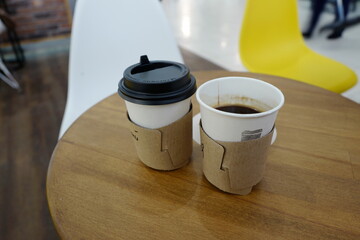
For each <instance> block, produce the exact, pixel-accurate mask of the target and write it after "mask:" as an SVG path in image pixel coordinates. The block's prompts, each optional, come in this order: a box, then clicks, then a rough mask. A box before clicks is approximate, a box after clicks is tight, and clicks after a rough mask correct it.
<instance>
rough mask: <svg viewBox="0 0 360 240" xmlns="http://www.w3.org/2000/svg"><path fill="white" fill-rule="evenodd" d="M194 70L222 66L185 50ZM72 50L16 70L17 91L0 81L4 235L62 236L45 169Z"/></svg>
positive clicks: (0, 231)
mask: <svg viewBox="0 0 360 240" xmlns="http://www.w3.org/2000/svg"><path fill="white" fill-rule="evenodd" d="M182 54H183V56H184V60H185V63H186V64H187V65H188V66H189V67H190V69H191V71H198V70H217V69H221V68H220V67H218V66H216V65H214V64H212V63H210V62H208V61H206V60H204V59H202V58H200V57H198V56H196V55H194V54H192V53H191V52H189V51H186V50H184V49H182ZM67 65H68V53H67V52H66V51H64V52H58V53H52V54H42V56H37V57H34V56H33V57H32V58H31V59H29V60H28V61H27V64H26V66H25V68H23V69H21V70H18V71H17V72H15V77H16V78H17V79H18V80H19V82H20V83H21V85H22V87H23V89H24V90H23V92H22V93H17V92H16V91H14V90H12V89H11V88H10V87H8V86H7V85H6V84H5V83H3V82H0V239H1V240H8V239H9V240H20V239H21V240H23V239H24V240H25V239H26V240H42V239H44V240H52V239H59V237H58V236H57V233H56V231H55V229H54V227H53V225H52V221H51V217H50V214H49V210H48V206H47V201H46V194H45V185H46V172H47V167H48V164H49V160H50V157H51V153H52V151H53V149H54V147H55V145H56V142H57V136H58V132H59V128H60V124H61V119H62V114H63V112H64V107H65V102H66V91H67V70H68V66H67Z"/></svg>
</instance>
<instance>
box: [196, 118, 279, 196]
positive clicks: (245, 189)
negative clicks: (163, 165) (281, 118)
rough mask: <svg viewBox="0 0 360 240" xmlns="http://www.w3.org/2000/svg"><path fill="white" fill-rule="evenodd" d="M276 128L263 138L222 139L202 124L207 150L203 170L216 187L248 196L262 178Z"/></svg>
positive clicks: (203, 142) (203, 140)
mask: <svg viewBox="0 0 360 240" xmlns="http://www.w3.org/2000/svg"><path fill="white" fill-rule="evenodd" d="M273 131H274V128H273V130H272V131H271V132H270V133H269V134H267V135H266V136H264V137H262V138H258V139H255V140H249V141H243V142H223V141H215V140H213V139H212V138H210V137H209V136H208V135H207V134H206V133H205V131H204V130H203V128H202V126H201V123H200V132H201V144H202V148H203V152H204V161H203V171H204V175H205V177H206V178H207V180H208V181H209V182H210V183H212V184H213V185H214V186H216V187H217V188H219V189H221V190H223V191H225V192H229V193H234V194H240V195H246V194H248V193H250V192H251V190H252V187H253V186H254V185H256V184H257V183H259V182H260V181H261V179H262V177H263V173H264V169H265V161H266V157H267V152H268V148H269V146H270V144H271V138H272V135H273Z"/></svg>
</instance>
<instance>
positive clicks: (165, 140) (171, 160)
mask: <svg viewBox="0 0 360 240" xmlns="http://www.w3.org/2000/svg"><path fill="white" fill-rule="evenodd" d="M128 120H129V129H130V131H131V134H132V136H133V139H134V143H135V147H136V151H137V155H138V157H139V158H140V160H141V161H142V162H143V163H144V164H145V165H147V166H148V167H151V168H154V169H157V170H174V169H177V168H180V167H182V166H184V165H186V164H187V163H188V162H189V160H190V157H191V154H192V106H191V107H190V110H189V112H188V113H187V114H186V115H185V116H184V117H182V118H181V119H179V120H177V121H176V122H174V123H172V124H170V125H168V126H165V127H162V128H158V129H149V128H144V127H141V126H139V125H136V124H135V123H133V122H132V121H131V120H130V118H129V117H128Z"/></svg>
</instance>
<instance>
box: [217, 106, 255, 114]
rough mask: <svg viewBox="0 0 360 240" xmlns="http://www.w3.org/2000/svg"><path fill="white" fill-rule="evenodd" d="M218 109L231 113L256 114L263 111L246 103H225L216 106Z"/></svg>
mask: <svg viewBox="0 0 360 240" xmlns="http://www.w3.org/2000/svg"><path fill="white" fill-rule="evenodd" d="M215 108H216V109H217V110H220V111H223V112H229V113H238V114H254V113H260V112H261V111H259V110H257V109H255V108H253V107H249V106H245V105H239V104H236V105H235V104H233V105H223V106H218V107H215Z"/></svg>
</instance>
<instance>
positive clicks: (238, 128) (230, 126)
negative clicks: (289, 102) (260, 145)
mask: <svg viewBox="0 0 360 240" xmlns="http://www.w3.org/2000/svg"><path fill="white" fill-rule="evenodd" d="M196 98H197V101H198V102H199V104H200V113H201V122H202V126H203V129H204V131H205V132H206V133H207V134H208V135H209V137H211V138H212V139H214V140H217V141H229V142H241V141H247V140H251V139H256V138H260V137H263V136H265V135H266V134H268V133H269V132H270V131H271V130H272V128H273V127H274V124H275V120H276V117H277V113H278V111H279V109H280V108H281V107H282V106H283V104H284V95H283V94H282V92H281V91H280V90H279V89H278V88H276V87H275V86H273V85H271V84H269V83H266V82H264V81H261V80H257V79H253V78H247V77H224V78H217V79H213V80H211V81H208V82H206V83H204V84H203V85H201V86H200V87H199V88H198V90H197V92H196ZM224 105H245V106H249V107H253V108H255V109H258V110H260V111H261V112H260V113H254V114H238V113H229V112H224V111H220V110H217V109H216V107H218V106H224Z"/></svg>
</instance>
